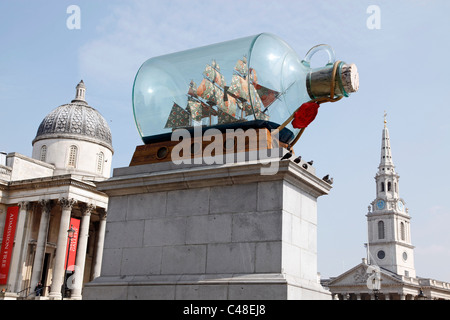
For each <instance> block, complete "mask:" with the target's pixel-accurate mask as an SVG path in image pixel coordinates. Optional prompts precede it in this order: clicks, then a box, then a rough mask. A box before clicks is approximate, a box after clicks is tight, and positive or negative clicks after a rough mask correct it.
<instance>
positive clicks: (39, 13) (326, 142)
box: [0, 0, 450, 281]
mask: <svg viewBox="0 0 450 320" xmlns="http://www.w3.org/2000/svg"><path fill="white" fill-rule="evenodd" d="M72 4H76V5H78V6H79V7H80V9H81V29H79V30H69V29H68V28H67V27H66V20H67V18H68V17H69V14H67V13H66V9H67V7H68V6H69V5H72ZM370 5H378V6H379V8H380V18H381V25H380V27H381V28H380V29H369V28H367V25H366V21H367V19H368V18H369V16H370V14H368V13H367V12H366V10H367V8H368V7H369V6H370ZM449 9H450V2H448V1H445V0H442V1H438V0H433V1H425V0H423V1H417V0H409V1H402V0H396V1H376V0H371V1H366V0H341V1H325V0H323V1H308V0H302V1H299V0H278V1H264V0H259V1H256V0H247V1H236V0H229V1H226V2H223V1H217V0H209V1H200V0H192V1H185V0H177V1H175V0H167V1H131V0H130V1H117V0H103V1H101V0H89V1H87V0H86V1H75V0H72V1H65V0H51V1H49V0H45V1H44V0H39V1H24V0H14V1H13V0H2V1H1V2H0V43H1V50H0V58H1V59H0V108H1V125H0V149H1V150H2V151H7V152H19V153H22V154H25V155H28V156H31V150H32V146H31V141H32V140H33V138H34V137H35V135H36V131H37V128H38V126H39V123H40V121H41V120H42V119H43V118H44V117H45V116H46V115H47V114H48V113H49V112H50V111H51V110H53V109H54V108H56V107H58V106H59V105H61V104H64V103H67V102H69V101H70V100H72V99H73V97H74V94H75V86H76V84H77V83H78V82H79V80H80V79H83V80H84V82H85V83H86V86H87V93H86V99H87V101H88V102H89V104H90V105H91V106H93V107H95V108H96V109H97V110H99V111H100V113H102V115H103V116H104V117H105V118H106V120H107V121H108V123H109V125H110V127H111V131H112V135H113V145H114V148H115V154H114V158H113V167H123V166H127V165H128V164H129V161H130V159H131V156H132V154H133V152H134V149H135V147H136V146H137V145H140V144H142V142H141V140H140V138H139V134H138V132H137V130H136V127H135V124H134V119H133V112H132V105H131V92H132V85H133V80H134V76H135V75H136V72H137V70H138V68H139V67H140V65H141V64H142V63H143V62H144V61H145V60H147V59H149V58H151V57H154V56H158V55H162V54H166V53H171V52H176V51H181V50H185V49H189V48H194V47H198V46H202V45H207V44H211V43H216V42H222V41H226V40H231V39H235V38H240V37H243V36H248V35H253V34H257V33H260V32H270V33H274V34H276V35H278V36H279V37H281V38H282V39H284V40H285V41H286V42H287V43H289V44H290V45H291V46H292V47H293V49H294V50H295V51H296V52H297V53H298V54H299V56H300V57H303V56H304V55H305V54H306V52H307V51H308V50H309V49H310V48H311V47H312V46H314V45H316V44H320V43H327V44H330V45H331V46H332V47H333V48H334V50H335V52H336V56H337V58H338V59H339V60H344V61H346V62H349V63H355V64H356V65H357V66H358V70H359V73H360V90H359V92H357V93H356V94H353V95H352V96H351V97H350V98H348V99H343V100H341V101H339V102H338V103H333V104H324V105H323V106H322V107H321V108H320V110H319V114H318V116H317V118H316V120H315V121H314V122H313V123H312V124H311V125H310V126H309V127H308V129H307V130H306V131H305V133H304V134H303V136H302V138H301V140H300V141H299V142H298V143H297V145H296V146H295V151H296V153H298V154H301V155H302V156H303V158H304V159H308V160H309V159H313V160H314V164H315V167H316V171H317V174H318V176H324V175H325V174H328V173H329V174H331V176H333V177H334V185H333V189H332V190H331V192H330V194H329V195H328V196H325V197H321V198H319V201H318V268H319V272H321V274H322V277H324V278H326V277H330V276H337V275H339V274H341V273H342V272H343V271H346V270H348V269H349V268H351V267H353V266H354V265H356V264H358V263H360V262H361V258H362V257H365V249H364V246H363V244H364V243H365V242H366V241H367V240H366V238H367V224H366V217H365V215H366V214H367V206H368V205H369V203H370V202H372V201H373V200H374V198H375V182H374V176H375V173H376V171H377V167H378V164H379V157H380V147H381V131H382V128H383V114H384V111H385V110H386V111H387V113H388V127H389V131H390V136H391V147H392V154H393V160H394V164H395V165H396V170H397V172H398V173H399V174H400V185H399V187H400V195H401V197H402V198H403V199H404V200H405V201H406V203H407V207H408V208H409V213H410V215H411V216H412V242H413V245H415V247H416V248H415V266H416V271H417V274H418V276H421V277H430V278H434V279H437V280H444V281H450V268H449V265H450V235H449V226H450V205H449V203H448V202H447V201H448V197H449V196H448V195H449V191H450V188H449V186H448V183H447V180H448V178H449V174H448V170H447V167H448V159H449V158H450V148H449V147H450V125H449V124H448V119H450V108H449V102H448V98H447V95H448V92H449V89H448V88H449V87H450V86H449V85H450V83H449V82H450V81H449V80H448V76H449V74H450V64H449V63H448V60H449V57H448V52H450V41H449V37H448V32H449V31H450V19H448V12H449Z"/></svg>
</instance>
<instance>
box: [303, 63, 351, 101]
mask: <svg viewBox="0 0 450 320" xmlns="http://www.w3.org/2000/svg"><path fill="white" fill-rule="evenodd" d="M332 78H333V66H326V67H323V68H318V69H314V70H311V72H310V73H309V74H308V76H307V78H306V88H307V90H308V94H309V96H310V97H311V99H317V98H323V97H329V96H330V94H331V81H332ZM358 89H359V74H358V68H357V67H356V65H355V64H353V63H352V64H346V63H344V62H341V63H340V64H339V67H338V71H337V72H336V77H335V83H334V95H335V96H338V97H339V96H346V97H347V96H349V94H350V93H353V92H356V91H358Z"/></svg>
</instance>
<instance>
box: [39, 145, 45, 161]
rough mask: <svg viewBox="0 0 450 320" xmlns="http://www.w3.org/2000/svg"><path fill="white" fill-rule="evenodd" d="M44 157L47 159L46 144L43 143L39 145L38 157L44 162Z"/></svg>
mask: <svg viewBox="0 0 450 320" xmlns="http://www.w3.org/2000/svg"><path fill="white" fill-rule="evenodd" d="M46 159H47V146H46V145H43V146H42V147H41V157H40V160H41V161H44V162H45V160H46Z"/></svg>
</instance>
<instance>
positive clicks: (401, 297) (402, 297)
mask: <svg viewBox="0 0 450 320" xmlns="http://www.w3.org/2000/svg"><path fill="white" fill-rule="evenodd" d="M398 295H399V296H400V300H405V298H406V297H405V294H404V293H399V294H398Z"/></svg>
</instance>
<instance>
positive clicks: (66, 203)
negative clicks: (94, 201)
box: [58, 198, 77, 210]
mask: <svg viewBox="0 0 450 320" xmlns="http://www.w3.org/2000/svg"><path fill="white" fill-rule="evenodd" d="M58 202H59V205H60V206H61V207H62V209H63V210H64V209H66V210H71V209H72V207H73V205H74V204H75V203H77V200H75V199H73V198H59V199H58Z"/></svg>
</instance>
